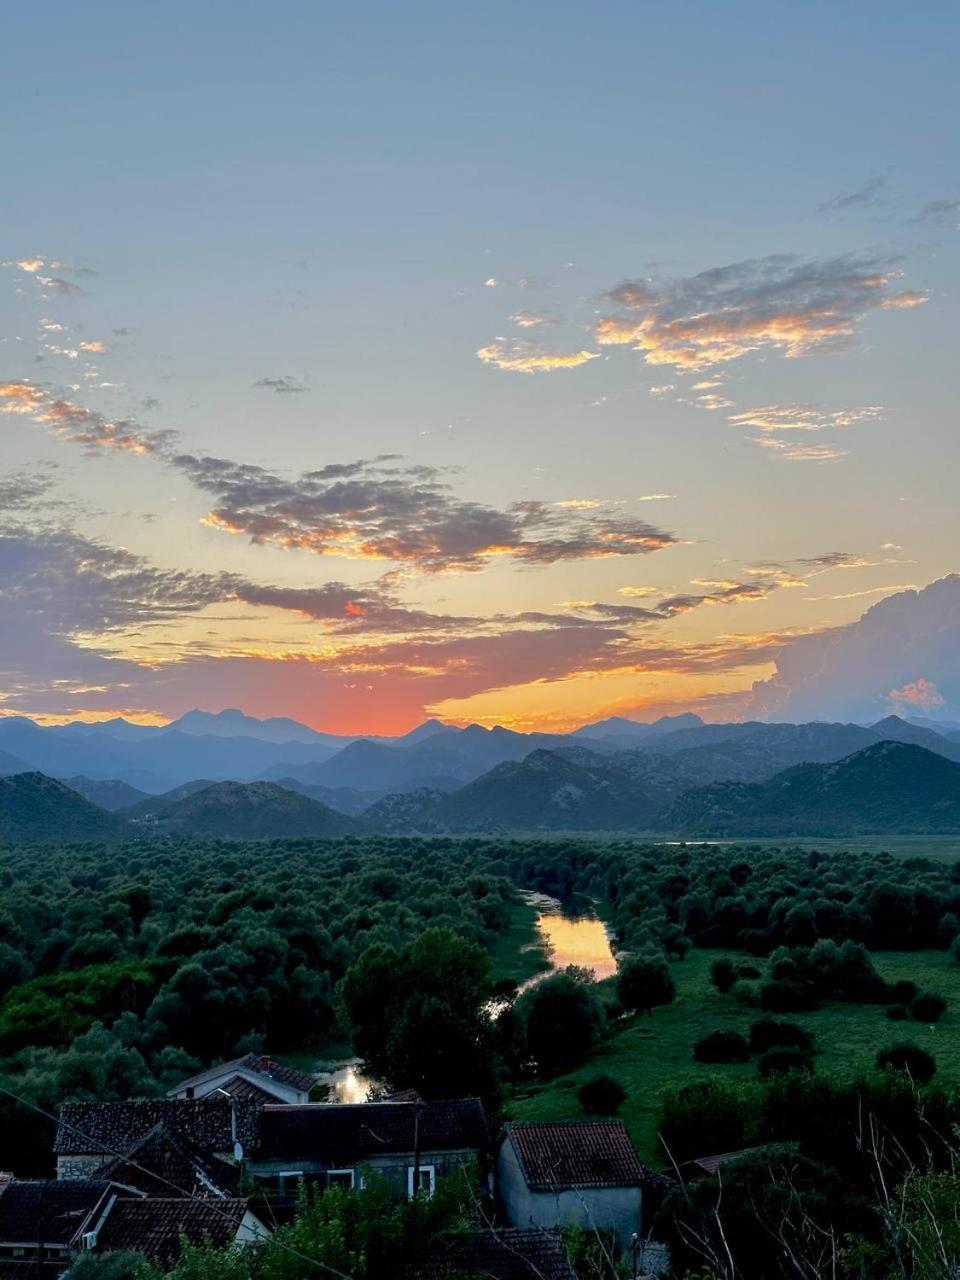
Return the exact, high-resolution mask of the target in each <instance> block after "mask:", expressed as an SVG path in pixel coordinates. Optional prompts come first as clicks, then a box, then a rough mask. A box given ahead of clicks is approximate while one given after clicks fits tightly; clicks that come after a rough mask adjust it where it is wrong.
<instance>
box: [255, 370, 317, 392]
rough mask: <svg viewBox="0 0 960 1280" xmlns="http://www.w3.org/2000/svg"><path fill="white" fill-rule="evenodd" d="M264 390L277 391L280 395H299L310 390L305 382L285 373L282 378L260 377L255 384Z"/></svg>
mask: <svg viewBox="0 0 960 1280" xmlns="http://www.w3.org/2000/svg"><path fill="white" fill-rule="evenodd" d="M253 385H254V386H255V387H259V388H260V389H261V390H263V391H275V392H276V393H277V394H278V395H299V394H300V393H301V392H303V391H306V390H308V388H307V385H306V383H305V382H301V381H300V379H299V378H294V377H292V376H291V375H290V374H285V375H284V376H283V377H282V378H258V379H257V381H256V382H255V383H254V384H253Z"/></svg>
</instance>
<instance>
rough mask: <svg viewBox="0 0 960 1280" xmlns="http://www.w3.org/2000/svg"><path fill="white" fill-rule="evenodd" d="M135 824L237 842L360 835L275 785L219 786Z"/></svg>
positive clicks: (339, 817) (338, 817)
mask: <svg viewBox="0 0 960 1280" xmlns="http://www.w3.org/2000/svg"><path fill="white" fill-rule="evenodd" d="M137 823H138V825H139V827H140V828H141V829H143V830H146V831H149V832H151V833H153V834H156V835H173V836H180V835H196V836H221V837H223V838H225V839H235V840H277V839H283V838H292V837H296V836H314V837H333V836H348V835H354V834H357V833H358V832H360V830H361V827H360V826H359V824H358V823H356V822H355V821H354V820H353V819H352V818H349V817H347V816H346V815H345V814H343V813H338V812H336V811H335V810H334V809H331V808H329V807H328V806H327V805H324V804H320V803H319V802H318V801H316V800H311V799H310V797H309V796H303V795H298V794H297V793H296V792H295V791H288V790H286V789H285V788H284V787H278V786H277V785H276V784H275V783H272V782H215V783H214V784H213V785H212V786H209V787H205V788H204V789H203V790H200V791H194V792H193V793H192V794H191V795H187V796H183V797H182V798H181V799H178V800H169V801H166V802H165V803H164V805H163V806H162V807H161V808H160V809H159V812H158V813H156V814H155V816H154V817H152V818H150V817H142V818H139V819H138V820H137ZM135 829H136V828H135Z"/></svg>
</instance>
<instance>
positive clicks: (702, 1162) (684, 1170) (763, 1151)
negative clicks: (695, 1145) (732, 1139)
mask: <svg viewBox="0 0 960 1280" xmlns="http://www.w3.org/2000/svg"><path fill="white" fill-rule="evenodd" d="M791 1145H792V1144H790V1143H784V1144H782V1145H775V1146H770V1145H766V1146H759V1147H741V1148H740V1150H739V1151H722V1152H720V1153H719V1154H718V1155H710V1156H694V1157H693V1158H692V1159H690V1160H684V1161H682V1162H681V1163H680V1164H679V1165H677V1169H676V1173H677V1177H678V1178H679V1179H680V1181H681V1182H709V1181H710V1179H711V1178H715V1177H716V1176H717V1174H718V1173H719V1172H720V1171H721V1170H722V1169H724V1168H725V1167H727V1166H729V1165H735V1164H739V1163H740V1161H742V1160H752V1159H753V1158H754V1157H755V1156H768V1157H769V1156H771V1155H773V1154H774V1153H782V1152H784V1151H788V1150H790V1149H791Z"/></svg>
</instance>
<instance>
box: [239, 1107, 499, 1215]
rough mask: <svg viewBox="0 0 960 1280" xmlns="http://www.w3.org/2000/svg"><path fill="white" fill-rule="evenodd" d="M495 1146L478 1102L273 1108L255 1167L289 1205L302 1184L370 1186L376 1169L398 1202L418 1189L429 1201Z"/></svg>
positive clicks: (263, 1117) (263, 1115)
mask: <svg viewBox="0 0 960 1280" xmlns="http://www.w3.org/2000/svg"><path fill="white" fill-rule="evenodd" d="M488 1146H489V1136H488V1130H487V1121H486V1116H485V1115H484V1111H483V1106H482V1104H481V1102H480V1100H479V1099H478V1098H459V1099H452V1100H448V1101H442V1102H422V1101H420V1100H412V1099H411V1100H410V1101H406V1102H398V1101H395V1100H387V1101H385V1102H362V1103H336V1104H329V1105H327V1104H322V1103H321V1104H317V1103H314V1104H311V1105H307V1106H300V1107H275V1106H268V1107H264V1108H263V1110H262V1111H261V1112H260V1139H259V1143H258V1145H257V1148H256V1151H255V1152H254V1153H253V1155H252V1156H251V1157H250V1160H249V1161H248V1165H247V1167H248V1169H249V1171H250V1173H251V1174H252V1175H253V1176H254V1177H255V1178H256V1179H257V1180H258V1181H259V1182H260V1183H261V1184H262V1185H263V1186H265V1187H266V1188H269V1189H270V1190H272V1191H274V1192H275V1193H276V1194H277V1196H278V1197H279V1198H280V1199H281V1200H290V1199H292V1198H293V1197H294V1196H295V1195H296V1190H297V1187H298V1186H299V1184H300V1183H307V1184H313V1185H317V1186H321V1187H330V1186H345V1187H359V1186H362V1185H363V1178H364V1174H365V1173H366V1171H368V1170H369V1171H375V1172H377V1173H379V1174H381V1175H382V1176H383V1177H384V1178H386V1180H387V1182H388V1183H389V1184H390V1185H391V1186H392V1188H393V1189H394V1191H395V1193H396V1194H397V1195H398V1196H400V1195H412V1194H413V1191H414V1188H415V1186H417V1187H419V1188H420V1189H421V1190H424V1191H426V1192H427V1193H428V1194H429V1193H431V1192H432V1191H433V1189H434V1187H435V1185H436V1182H437V1179H438V1178H443V1177H446V1176H448V1175H449V1174H451V1173H453V1172H455V1171H456V1170H458V1169H461V1168H464V1167H465V1166H466V1165H468V1164H470V1163H471V1162H472V1161H474V1160H477V1159H478V1158H479V1157H481V1156H482V1155H483V1154H484V1153H485V1152H486V1151H487V1148H488Z"/></svg>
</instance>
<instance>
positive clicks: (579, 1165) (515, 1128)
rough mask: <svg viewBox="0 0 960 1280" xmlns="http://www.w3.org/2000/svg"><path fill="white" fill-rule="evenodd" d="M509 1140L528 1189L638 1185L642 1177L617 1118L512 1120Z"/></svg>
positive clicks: (642, 1168)
mask: <svg viewBox="0 0 960 1280" xmlns="http://www.w3.org/2000/svg"><path fill="white" fill-rule="evenodd" d="M507 1140H508V1141H510V1142H512V1143H513V1147H514V1150H515V1151H516V1153H517V1158H518V1160H519V1161H520V1167H521V1169H522V1170H523V1175H524V1178H525V1179H526V1182H527V1186H528V1187H529V1188H530V1190H531V1191H557V1190H561V1189H563V1188H566V1187H639V1186H640V1185H641V1183H643V1182H644V1181H645V1179H646V1174H647V1170H646V1169H645V1168H644V1166H643V1165H642V1164H641V1163H640V1160H639V1158H638V1157H637V1153H636V1151H634V1149H633V1145H632V1143H631V1142H630V1139H629V1137H628V1136H627V1131H626V1129H625V1128H624V1125H623V1122H622V1121H621V1120H588V1121H576V1120H571V1121H557V1122H555V1123H544V1124H511V1125H508V1126H507Z"/></svg>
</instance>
